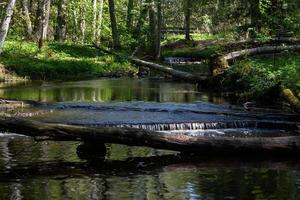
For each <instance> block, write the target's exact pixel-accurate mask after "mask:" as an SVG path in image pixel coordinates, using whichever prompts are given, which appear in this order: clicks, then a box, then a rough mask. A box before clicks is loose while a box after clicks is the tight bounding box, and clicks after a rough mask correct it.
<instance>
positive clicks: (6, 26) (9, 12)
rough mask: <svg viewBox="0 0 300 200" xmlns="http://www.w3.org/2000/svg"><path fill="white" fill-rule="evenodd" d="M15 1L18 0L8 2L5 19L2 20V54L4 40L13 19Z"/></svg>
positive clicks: (0, 50)
mask: <svg viewBox="0 0 300 200" xmlns="http://www.w3.org/2000/svg"><path fill="white" fill-rule="evenodd" d="M15 3H16V0H9V1H8V4H7V7H6V12H5V16H4V19H3V21H2V24H1V29H0V54H1V53H2V48H3V45H4V41H5V39H6V36H7V32H8V29H9V24H10V20H11V17H12V15H13V12H14V7H15Z"/></svg>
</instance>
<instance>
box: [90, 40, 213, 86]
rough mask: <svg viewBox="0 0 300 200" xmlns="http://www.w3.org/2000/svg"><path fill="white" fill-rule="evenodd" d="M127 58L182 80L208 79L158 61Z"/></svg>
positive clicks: (200, 80) (111, 52) (118, 55)
mask: <svg viewBox="0 0 300 200" xmlns="http://www.w3.org/2000/svg"><path fill="white" fill-rule="evenodd" d="M94 47H95V48H96V49H98V50H100V51H103V52H105V53H108V54H112V55H115V56H117V57H121V58H123V57H124V56H122V55H120V54H118V53H116V52H113V51H110V50H107V49H104V48H102V47H99V46H97V45H94ZM127 59H128V60H129V61H131V62H132V63H134V64H137V65H140V66H144V67H148V68H150V69H153V70H156V71H160V72H163V73H166V74H169V75H171V76H173V77H175V78H180V79H182V80H187V81H195V82H202V81H205V80H206V79H207V77H206V76H197V75H193V74H191V73H188V72H182V71H179V70H175V69H173V68H171V67H168V66H164V65H161V64H157V63H152V62H149V61H144V60H141V59H138V58H135V57H128V58H127Z"/></svg>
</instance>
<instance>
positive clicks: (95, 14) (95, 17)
mask: <svg viewBox="0 0 300 200" xmlns="http://www.w3.org/2000/svg"><path fill="white" fill-rule="evenodd" d="M92 3H93V22H92V27H93V38H92V39H93V41H94V42H95V41H96V33H97V30H96V25H97V0H93V2H92Z"/></svg>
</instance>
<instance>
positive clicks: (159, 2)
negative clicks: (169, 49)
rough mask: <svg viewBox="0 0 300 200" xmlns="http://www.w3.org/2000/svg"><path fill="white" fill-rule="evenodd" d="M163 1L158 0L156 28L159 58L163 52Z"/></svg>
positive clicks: (156, 52)
mask: <svg viewBox="0 0 300 200" xmlns="http://www.w3.org/2000/svg"><path fill="white" fill-rule="evenodd" d="M161 1H162V0H157V28H156V35H155V37H156V47H155V57H156V59H157V60H158V59H159V58H160V54H161V26H162V11H161Z"/></svg>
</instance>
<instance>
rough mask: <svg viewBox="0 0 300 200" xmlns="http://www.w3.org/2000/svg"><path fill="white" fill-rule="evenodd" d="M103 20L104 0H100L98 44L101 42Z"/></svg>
mask: <svg viewBox="0 0 300 200" xmlns="http://www.w3.org/2000/svg"><path fill="white" fill-rule="evenodd" d="M102 21H103V0H99V14H98V20H97V32H96V41H95V43H96V44H100V43H101V31H102Z"/></svg>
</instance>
